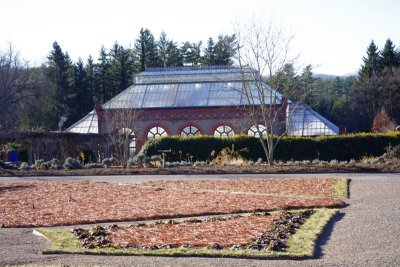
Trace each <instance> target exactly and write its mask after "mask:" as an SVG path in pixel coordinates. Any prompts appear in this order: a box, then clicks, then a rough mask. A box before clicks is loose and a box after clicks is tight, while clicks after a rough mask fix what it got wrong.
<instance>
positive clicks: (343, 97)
mask: <svg viewBox="0 0 400 267" xmlns="http://www.w3.org/2000/svg"><path fill="white" fill-rule="evenodd" d="M269 82H270V83H271V84H272V85H274V86H275V88H280V89H279V90H280V91H281V93H282V94H283V95H285V96H287V97H288V98H289V99H292V100H297V101H301V102H305V103H307V104H308V105H310V106H311V107H312V108H314V109H315V110H316V111H317V112H318V113H320V114H321V115H322V116H324V117H326V118H327V119H329V120H331V121H332V122H334V123H335V124H336V125H338V126H343V127H345V128H346V129H347V131H348V132H367V131H371V130H372V128H373V123H374V120H375V118H377V116H378V115H379V114H380V113H381V112H383V113H385V114H386V115H385V116H387V118H389V121H388V123H389V124H390V125H396V124H400V49H399V48H396V47H395V45H394V44H393V42H392V41H391V40H390V39H387V41H386V43H385V45H384V47H383V49H381V50H379V48H378V47H377V46H376V44H375V42H374V41H371V43H370V44H369V46H368V48H367V50H366V55H365V56H364V57H363V58H362V64H361V66H360V69H359V72H358V75H353V76H348V77H330V78H324V77H315V75H314V74H313V72H312V67H311V66H306V67H305V68H304V69H303V70H302V71H301V72H300V74H299V72H298V71H297V70H296V69H295V67H294V66H293V64H292V63H289V64H286V65H285V66H284V67H283V68H282V70H280V71H278V72H277V73H276V74H275V75H274V76H273V77H272V78H271V79H270V81H269ZM299 96H305V97H304V98H302V99H299ZM392 128H393V127H391V128H390V127H389V129H392ZM389 129H388V130H389ZM375 130H376V129H375ZM392 130H393V129H392Z"/></svg>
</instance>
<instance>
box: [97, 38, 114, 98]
mask: <svg viewBox="0 0 400 267" xmlns="http://www.w3.org/2000/svg"><path fill="white" fill-rule="evenodd" d="M98 61H99V63H97V64H96V65H95V77H96V87H97V90H96V92H95V94H94V98H95V102H101V103H104V102H106V101H108V100H109V99H111V96H112V88H111V80H110V59H109V56H108V54H107V52H106V49H105V48H104V46H102V47H101V49H100V55H99V58H98Z"/></svg>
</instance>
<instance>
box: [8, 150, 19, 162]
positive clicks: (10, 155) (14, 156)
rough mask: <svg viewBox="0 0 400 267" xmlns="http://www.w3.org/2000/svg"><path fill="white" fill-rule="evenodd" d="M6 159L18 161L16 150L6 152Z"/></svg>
mask: <svg viewBox="0 0 400 267" xmlns="http://www.w3.org/2000/svg"><path fill="white" fill-rule="evenodd" d="M7 157H8V161H11V162H17V161H18V151H16V150H12V151H8V153H7Z"/></svg>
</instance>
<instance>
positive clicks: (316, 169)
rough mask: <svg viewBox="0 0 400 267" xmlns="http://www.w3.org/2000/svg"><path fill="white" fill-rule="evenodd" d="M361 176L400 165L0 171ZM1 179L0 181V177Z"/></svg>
mask: <svg viewBox="0 0 400 267" xmlns="http://www.w3.org/2000/svg"><path fill="white" fill-rule="evenodd" d="M338 172H344V173H345V172H346V173H353V172H354V173H362V172H387V173H396V172H400V161H396V162H393V163H392V164H390V165H385V164H374V165H373V164H365V163H355V164H348V165H335V166H331V165H327V164H325V165H322V164H320V165H319V164H309V165H296V166H293V165H292V166H279V165H274V166H269V165H267V164H261V165H226V166H222V165H215V166H208V165H206V166H185V167H183V166H182V167H168V168H136V167H134V168H125V169H124V168H120V167H111V168H98V169H78V170H64V169H63V170H55V169H47V170H46V169H39V170H26V171H24V170H9V169H7V170H6V169H0V176H57V175H60V176H76V175H135V174H225V173H226V174H229V173H231V174H243V173H254V174H257V173H265V174H267V173H338ZM0 179H1V177H0Z"/></svg>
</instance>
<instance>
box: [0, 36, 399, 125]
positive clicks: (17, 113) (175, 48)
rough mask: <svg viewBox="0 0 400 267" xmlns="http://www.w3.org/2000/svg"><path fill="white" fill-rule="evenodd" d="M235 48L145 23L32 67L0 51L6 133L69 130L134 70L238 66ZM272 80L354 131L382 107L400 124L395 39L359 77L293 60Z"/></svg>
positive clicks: (230, 39) (222, 39) (371, 56)
mask: <svg viewBox="0 0 400 267" xmlns="http://www.w3.org/2000/svg"><path fill="white" fill-rule="evenodd" d="M236 47H237V41H236V36H235V35H222V34H221V35H219V36H218V38H217V39H216V40H214V39H213V38H209V39H208V40H207V42H206V44H205V45H203V43H202V42H201V41H198V42H190V41H186V42H183V43H180V44H178V43H177V42H176V41H174V40H172V39H169V38H168V37H167V35H166V33H164V32H163V33H161V34H160V36H159V38H158V39H156V38H155V37H154V35H153V34H152V33H151V32H150V30H148V29H141V30H140V32H139V34H138V36H137V38H136V40H135V42H134V44H133V46H132V47H124V46H122V45H120V44H118V42H115V44H114V45H113V46H112V47H111V48H110V49H109V50H107V49H106V48H105V47H104V46H102V47H101V49H100V51H99V55H98V57H97V60H96V61H95V60H94V59H93V58H92V56H89V57H88V58H87V59H86V61H83V60H82V59H78V61H76V62H73V61H72V60H71V58H70V57H69V55H68V52H67V51H63V49H62V48H61V46H60V45H59V44H58V43H57V42H54V43H53V45H52V49H51V51H50V52H49V55H48V58H47V61H46V62H45V63H44V64H43V65H42V66H40V67H30V66H29V64H28V63H27V62H24V61H23V60H22V59H21V58H20V56H19V54H18V53H16V52H15V51H13V50H12V47H10V48H9V50H8V51H5V52H0V107H1V108H0V118H1V119H0V131H11V130H32V129H33V130H58V129H59V128H60V126H61V127H62V128H63V129H65V128H66V127H68V126H70V125H72V124H73V123H75V122H76V121H78V120H79V119H81V118H82V117H83V116H85V115H86V114H87V113H88V112H89V111H90V110H92V109H93V108H94V105H95V103H96V102H101V103H105V102H106V101H108V100H109V99H111V98H112V97H114V96H115V95H117V94H118V93H120V92H121V91H123V90H124V89H126V88H127V87H129V86H130V84H131V83H132V78H133V74H134V73H137V72H140V71H143V70H146V69H148V68H154V67H174V66H184V65H187V64H189V65H200V64H201V65H232V64H234V58H235V51H236V50H235V49H236ZM268 83H270V84H271V85H272V87H273V88H279V90H280V92H281V93H282V94H283V95H284V96H286V97H288V98H289V99H292V100H295V101H296V100H297V101H301V102H305V103H307V104H309V105H310V106H311V107H312V108H314V109H315V110H316V111H317V112H319V113H320V114H321V115H323V116H325V117H326V118H328V119H329V120H331V121H332V122H334V123H335V124H337V125H338V126H344V127H346V128H347V131H348V132H360V131H370V130H371V129H372V126H373V123H374V119H375V118H376V117H377V116H378V114H381V113H382V112H384V113H385V114H387V117H388V118H389V120H390V121H391V122H392V124H396V123H397V124H399V123H400V50H399V48H396V47H395V45H394V44H393V42H392V41H391V40H390V39H388V40H387V41H386V43H385V45H384V47H383V48H382V49H381V50H380V49H379V48H378V47H377V46H376V44H375V43H374V41H371V43H370V44H369V46H368V48H367V50H366V55H365V56H364V57H363V58H362V64H361V66H360V70H359V72H358V75H354V76H350V77H336V78H329V79H328V78H318V77H316V76H315V75H314V73H313V71H312V67H311V66H306V67H305V68H303V69H302V70H300V71H298V70H297V69H295V67H294V64H293V63H289V64H286V65H284V66H283V68H281V69H279V70H278V71H277V72H276V73H274V75H272V76H271V77H268ZM299 96H305V97H304V98H301V99H299ZM62 117H64V118H66V121H65V124H63V125H61V124H60V118H62Z"/></svg>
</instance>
